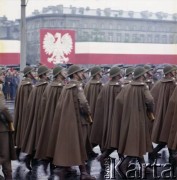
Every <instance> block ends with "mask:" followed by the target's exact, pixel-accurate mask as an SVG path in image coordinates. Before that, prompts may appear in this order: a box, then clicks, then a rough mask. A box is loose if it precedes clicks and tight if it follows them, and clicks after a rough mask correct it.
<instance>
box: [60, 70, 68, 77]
mask: <svg viewBox="0 0 177 180" xmlns="http://www.w3.org/2000/svg"><path fill="white" fill-rule="evenodd" d="M61 75H62V76H63V77H64V79H66V77H67V72H66V70H65V69H63V70H62V71H61Z"/></svg>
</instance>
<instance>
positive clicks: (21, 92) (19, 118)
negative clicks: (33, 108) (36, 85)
mask: <svg viewBox="0 0 177 180" xmlns="http://www.w3.org/2000/svg"><path fill="white" fill-rule="evenodd" d="M32 88H33V86H32V81H31V79H29V78H24V79H23V80H22V82H21V84H20V86H19V87H18V91H17V94H16V97H15V109H14V126H15V130H16V131H15V134H14V137H15V145H16V146H17V147H18V148H21V147H22V142H23V138H24V135H25V131H26V125H27V122H26V121H25V120H28V119H25V115H26V108H27V102H28V98H29V95H30V92H31V90H32Z"/></svg>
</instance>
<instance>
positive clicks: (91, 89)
mask: <svg viewBox="0 0 177 180" xmlns="http://www.w3.org/2000/svg"><path fill="white" fill-rule="evenodd" d="M90 71H91V79H90V81H88V83H87V84H86V85H85V88H84V93H85V96H86V98H87V100H88V103H89V105H90V109H91V117H92V119H94V116H95V109H96V101H97V98H98V95H99V93H100V91H101V89H102V87H103V84H102V82H101V78H102V69H101V67H99V66H95V67H93V68H92V69H91V70H90ZM91 128H92V126H91ZM90 134H91V129H90V131H89V137H90ZM92 145H93V147H95V146H96V144H92ZM87 152H88V155H89V158H94V157H96V156H97V155H98V154H97V153H95V152H94V151H92V147H90V146H88V149H87Z"/></svg>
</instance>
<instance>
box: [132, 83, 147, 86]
mask: <svg viewBox="0 0 177 180" xmlns="http://www.w3.org/2000/svg"><path fill="white" fill-rule="evenodd" d="M130 84H131V85H133V86H144V85H146V83H144V82H131V83H130Z"/></svg>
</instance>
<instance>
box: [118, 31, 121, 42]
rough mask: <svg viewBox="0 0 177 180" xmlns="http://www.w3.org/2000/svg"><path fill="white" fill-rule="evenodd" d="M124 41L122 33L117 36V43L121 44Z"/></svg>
mask: <svg viewBox="0 0 177 180" xmlns="http://www.w3.org/2000/svg"><path fill="white" fill-rule="evenodd" d="M121 41H122V37H121V33H118V34H117V42H121Z"/></svg>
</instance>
